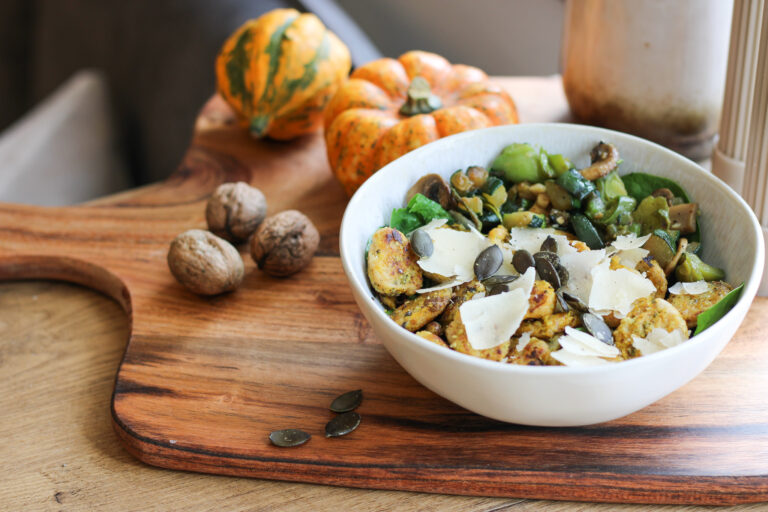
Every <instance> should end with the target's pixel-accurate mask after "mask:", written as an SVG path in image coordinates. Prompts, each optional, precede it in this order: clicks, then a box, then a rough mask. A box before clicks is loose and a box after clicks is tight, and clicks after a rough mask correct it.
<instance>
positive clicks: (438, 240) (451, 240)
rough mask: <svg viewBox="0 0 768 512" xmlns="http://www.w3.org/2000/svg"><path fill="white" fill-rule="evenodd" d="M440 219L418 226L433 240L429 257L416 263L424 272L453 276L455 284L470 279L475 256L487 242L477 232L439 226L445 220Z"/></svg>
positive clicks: (472, 274) (488, 243)
mask: <svg viewBox="0 0 768 512" xmlns="http://www.w3.org/2000/svg"><path fill="white" fill-rule="evenodd" d="M440 221H442V222H440ZM440 221H437V220H436V221H432V222H430V223H429V224H427V225H426V226H424V227H423V228H421V229H423V230H424V231H425V232H426V233H427V234H428V235H429V237H430V238H431V239H432V246H433V247H434V250H433V252H432V255H431V256H429V257H428V258H420V259H419V261H418V265H419V266H420V267H421V268H422V270H424V271H426V272H430V273H432V274H437V275H440V276H444V277H446V278H453V281H454V285H455V284H461V283H465V282H467V281H470V280H472V279H473V278H474V275H475V272H474V263H475V259H476V258H477V255H478V254H480V252H481V251H482V250H483V249H485V248H486V247H488V246H489V245H490V242H489V241H488V239H487V238H485V237H484V236H483V235H482V234H481V233H479V232H477V231H458V230H455V229H450V228H445V227H442V225H443V224H444V223H445V219H440ZM438 222H440V223H438Z"/></svg>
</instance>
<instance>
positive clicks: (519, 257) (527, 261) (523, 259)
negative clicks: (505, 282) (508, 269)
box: [512, 249, 535, 274]
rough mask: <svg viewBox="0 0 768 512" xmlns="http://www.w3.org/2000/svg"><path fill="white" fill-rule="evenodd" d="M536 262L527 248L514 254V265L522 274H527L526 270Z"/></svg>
mask: <svg viewBox="0 0 768 512" xmlns="http://www.w3.org/2000/svg"><path fill="white" fill-rule="evenodd" d="M534 264H535V262H534V261H533V256H531V253H529V252H528V251H526V250H525V249H520V250H519V251H515V254H514V255H513V256H512V266H513V267H515V270H517V271H518V272H519V273H520V274H525V271H526V270H528V269H529V268H530V267H532V266H533V265H534Z"/></svg>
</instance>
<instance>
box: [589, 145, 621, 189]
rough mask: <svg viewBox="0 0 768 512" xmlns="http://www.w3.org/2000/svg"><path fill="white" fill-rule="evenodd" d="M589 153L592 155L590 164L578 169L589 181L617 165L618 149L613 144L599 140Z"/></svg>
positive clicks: (603, 174) (601, 175) (600, 176)
mask: <svg viewBox="0 0 768 512" xmlns="http://www.w3.org/2000/svg"><path fill="white" fill-rule="evenodd" d="M589 155H590V156H591V157H592V165H590V166H589V167H585V168H584V169H582V170H581V171H580V172H581V175H582V176H584V177H585V178H586V179H588V180H589V181H594V180H596V179H597V178H602V177H603V176H605V175H606V174H608V173H609V172H611V171H612V170H614V169H615V168H616V166H617V165H619V150H618V149H616V146H614V145H613V144H609V143H607V142H600V144H598V145H597V146H595V147H594V149H593V150H592V152H591V153H590V154H589Z"/></svg>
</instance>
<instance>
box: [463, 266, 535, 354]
mask: <svg viewBox="0 0 768 512" xmlns="http://www.w3.org/2000/svg"><path fill="white" fill-rule="evenodd" d="M535 280H536V271H535V270H534V269H533V268H529V269H528V270H526V272H525V274H523V275H522V276H521V277H520V278H519V279H517V280H516V281H513V282H511V283H509V288H510V290H509V291H507V292H504V293H500V294H498V295H492V296H490V297H481V298H473V299H472V300H468V301H467V302H465V303H464V304H462V305H461V306H460V307H459V312H460V313H461V320H462V322H463V323H464V328H465V330H466V332H467V340H468V341H469V344H470V345H471V346H472V348H474V349H475V350H484V349H488V348H493V347H496V346H498V345H501V344H502V343H504V342H505V341H507V340H508V339H510V338H511V337H512V335H513V334H514V333H515V331H516V330H517V328H518V327H520V323H521V322H522V321H523V318H524V317H525V314H526V313H527V312H528V306H529V304H528V298H529V297H530V295H531V290H533V284H534V281H535Z"/></svg>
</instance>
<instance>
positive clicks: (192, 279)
mask: <svg viewBox="0 0 768 512" xmlns="http://www.w3.org/2000/svg"><path fill="white" fill-rule="evenodd" d="M168 267H169V268H170V269H171V273H172V274H173V276H174V277H175V278H176V279H177V280H178V281H179V282H180V283H181V284H183V285H184V286H186V287H187V288H189V290H191V291H192V292H194V293H197V294H199V295H216V294H219V293H223V292H229V291H232V290H234V289H235V288H237V287H238V286H240V283H241V282H242V281H243V274H244V273H245V268H244V266H243V259H242V258H241V257H240V253H238V252H237V249H235V248H234V247H233V246H232V244H230V243H229V242H227V241H226V240H223V239H221V238H219V237H217V236H216V235H213V234H211V233H209V232H208V231H203V230H202V229H190V230H189V231H185V232H184V233H182V234H180V235H179V236H177V237H176V238H174V240H173V242H171V248H170V249H169V250H168Z"/></svg>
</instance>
